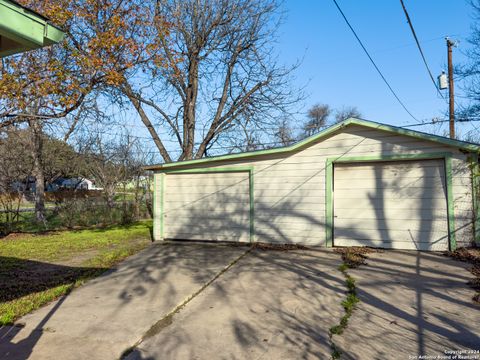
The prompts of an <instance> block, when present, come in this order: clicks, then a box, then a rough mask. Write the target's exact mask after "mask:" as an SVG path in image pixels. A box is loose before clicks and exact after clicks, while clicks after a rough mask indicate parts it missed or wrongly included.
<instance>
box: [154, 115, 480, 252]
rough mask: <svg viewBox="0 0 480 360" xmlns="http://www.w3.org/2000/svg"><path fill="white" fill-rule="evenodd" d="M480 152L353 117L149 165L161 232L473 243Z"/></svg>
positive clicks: (334, 242)
mask: <svg viewBox="0 0 480 360" xmlns="http://www.w3.org/2000/svg"><path fill="white" fill-rule="evenodd" d="M479 150H480V146H479V145H477V144H471V143H467V142H463V141H457V140H451V139H448V138H444V137H440V136H435V135H430V134H425V133H421V132H417V131H412V130H406V129H403V128H398V127H394V126H390V125H384V124H379V123H375V122H371V121H366V120H359V119H353V118H352V119H348V120H345V121H343V122H341V123H339V124H337V125H334V126H332V127H330V128H328V129H326V130H324V131H322V132H321V133H319V134H317V135H314V136H312V137H309V138H307V139H305V140H303V141H301V142H299V143H297V144H294V145H292V146H288V147H283V148H276V149H270V150H264V151H254V152H247V153H240V154H234V155H224V156H217V157H210V158H203V159H198V160H191V161H183V162H177V163H168V164H163V165H158V166H151V167H148V169H150V170H153V171H154V238H155V239H156V240H163V239H179V240H209V241H241V242H256V241H258V242H268V243H279V244H284V243H297V244H304V245H308V246H327V247H330V246H372V247H382V248H392V249H414V250H415V249H416V250H432V251H443V250H448V249H455V248H456V247H458V246H466V245H471V244H472V243H474V242H475V241H479V240H480V223H479V222H478V221H477V219H478V218H477V216H476V214H477V203H476V195H475V192H476V188H477V186H476V182H477V177H475V176H473V174H474V173H476V172H478V170H477V169H478V153H479Z"/></svg>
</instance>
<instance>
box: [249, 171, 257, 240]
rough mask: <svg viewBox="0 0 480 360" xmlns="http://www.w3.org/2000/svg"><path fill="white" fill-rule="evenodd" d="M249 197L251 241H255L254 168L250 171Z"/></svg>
mask: <svg viewBox="0 0 480 360" xmlns="http://www.w3.org/2000/svg"><path fill="white" fill-rule="evenodd" d="M248 182H249V199H250V242H251V243H253V242H255V190H254V181H253V168H252V169H250V170H249V171H248Z"/></svg>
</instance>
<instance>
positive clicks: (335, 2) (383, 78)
mask: <svg viewBox="0 0 480 360" xmlns="http://www.w3.org/2000/svg"><path fill="white" fill-rule="evenodd" d="M333 3H334V4H335V6H336V7H337V9H338V11H339V12H340V14H341V15H342V17H343V19H344V20H345V22H346V23H347V25H348V27H349V28H350V30H351V31H352V33H353V35H354V36H355V38H356V39H357V41H358V43H359V44H360V46H361V47H362V49H363V51H364V52H365V54H366V55H367V56H368V58H369V59H370V62H371V63H372V65H373V66H374V67H375V70H377V72H378V74H379V75H380V77H381V78H382V80H383V82H384V83H385V84H386V85H387V87H388V89H389V90H390V92H391V93H392V94H393V96H394V97H395V99H397V101H398V102H399V104H400V105H401V106H402V107H403V109H404V110H405V111H406V112H407V113H408V115H410V117H411V118H413V119H415V121H419V120H418V119H417V118H416V117H415V116H413V115H412V113H411V112H410V111H409V110H408V109H407V107H406V106H405V104H404V103H403V101H402V100H400V98H399V97H398V95H397V94H396V93H395V91H394V90H393V88H392V86H391V85H390V84H389V82H388V81H387V79H386V78H385V76H384V75H383V74H382V72H381V71H380V69H379V68H378V66H377V64H376V63H375V61H374V60H373V58H372V57H371V56H370V53H369V52H368V50H367V48H366V47H365V45H363V42H362V40H360V38H359V37H358V35H357V33H356V32H355V30H354V29H353V27H352V25H350V22H349V21H348V19H347V17H346V16H345V14H344V13H343V11H342V9H341V8H340V6H339V5H338V3H337V1H336V0H333Z"/></svg>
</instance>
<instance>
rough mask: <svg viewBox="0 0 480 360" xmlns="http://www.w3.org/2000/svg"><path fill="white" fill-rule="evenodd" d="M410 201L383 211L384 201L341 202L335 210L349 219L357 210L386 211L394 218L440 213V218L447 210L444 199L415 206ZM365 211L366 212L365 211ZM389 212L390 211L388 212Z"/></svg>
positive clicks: (413, 202)
mask: <svg viewBox="0 0 480 360" xmlns="http://www.w3.org/2000/svg"><path fill="white" fill-rule="evenodd" d="M411 200H412V201H409V202H407V201H405V204H402V205H399V206H398V207H397V208H395V209H385V207H384V201H382V200H377V201H370V199H368V200H359V201H355V202H352V201H344V202H341V204H340V205H338V204H337V206H336V207H335V208H336V209H337V210H342V213H343V212H344V214H345V216H348V217H349V218H351V217H354V216H351V215H353V214H358V213H359V210H361V211H375V212H376V213H378V212H381V211H386V213H387V214H389V215H390V214H392V213H394V214H395V216H396V215H398V214H399V213H401V214H413V215H412V216H414V217H416V216H418V215H419V214H420V213H422V214H428V213H437V212H438V213H441V214H442V216H443V214H444V213H445V211H446V209H447V204H446V202H445V201H444V199H435V202H434V203H433V204H432V205H430V204H426V203H421V204H420V205H419V204H416V203H415V199H411ZM366 209H367V210H366ZM390 210H391V211H390Z"/></svg>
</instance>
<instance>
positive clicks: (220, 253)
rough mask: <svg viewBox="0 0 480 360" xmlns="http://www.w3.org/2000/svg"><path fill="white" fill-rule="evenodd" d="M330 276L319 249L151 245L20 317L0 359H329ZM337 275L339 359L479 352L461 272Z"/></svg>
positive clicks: (419, 260) (447, 267) (417, 268)
mask: <svg viewBox="0 0 480 360" xmlns="http://www.w3.org/2000/svg"><path fill="white" fill-rule="evenodd" d="M339 265H340V257H339V255H338V254H335V253H333V252H332V251H330V250H324V249H322V250H308V251H289V252H281V251H263V250H251V251H249V248H246V247H237V246H228V245H220V244H198V243H159V244H154V245H152V246H151V247H150V248H148V249H146V250H145V251H143V252H141V253H139V254H137V255H135V256H133V257H132V258H130V259H128V260H127V261H125V262H123V263H122V264H121V265H120V266H119V267H118V269H117V270H115V271H111V272H109V273H107V274H105V275H103V276H101V277H99V278H97V279H95V280H93V281H91V282H89V283H88V284H86V285H85V286H83V287H81V288H79V289H77V290H75V291H73V292H72V293H71V294H70V295H69V296H67V297H65V298H63V299H60V300H59V301H56V302H54V303H52V304H50V305H49V306H47V307H44V308H42V309H40V310H38V311H36V312H34V313H32V314H30V315H27V316H25V317H24V318H22V319H21V321H20V322H19V323H21V324H23V325H24V326H23V327H5V328H3V329H1V330H0V358H2V359H3V358H5V359H19V360H21V359H27V358H30V359H51V358H55V359H56V358H59V359H66V360H68V359H118V358H120V357H121V356H122V354H123V355H124V356H125V357H126V358H128V359H162V360H163V359H298V358H302V359H318V358H330V354H331V347H330V346H331V345H330V338H329V335H328V330H329V328H330V327H331V326H333V325H336V324H338V322H339V319H340V318H341V316H342V315H343V313H344V311H343V308H342V306H341V301H342V300H343V298H344V297H345V290H346V288H345V279H344V277H343V275H342V273H341V272H340V271H339V270H338V266H339ZM349 272H350V274H351V275H352V276H353V277H354V278H357V279H358V280H357V283H358V284H357V285H358V291H359V296H360V298H361V300H362V302H361V303H360V304H359V306H358V309H357V310H356V311H355V312H354V314H353V316H352V318H351V319H350V323H349V326H348V328H347V329H346V331H345V332H344V334H343V335H341V336H337V335H335V336H334V337H333V340H334V342H335V344H336V345H337V346H338V347H339V348H340V349H341V350H342V352H343V354H342V357H344V358H350V359H358V358H365V359H380V358H381V359H384V358H395V359H398V358H405V359H408V356H409V355H419V354H421V353H422V352H425V353H424V354H429V353H430V351H431V350H432V351H433V350H435V351H443V349H444V347H445V348H447V347H448V348H449V349H450V348H452V349H453V348H458V349H467V348H474V347H475V346H477V345H476V344H480V341H477V340H478V339H479V338H478V336H479V332H480V326H478V324H479V323H480V318H479V308H478V307H475V306H474V305H473V304H472V303H471V301H470V299H471V295H472V291H471V290H470V289H469V288H468V287H467V286H466V285H465V282H466V281H467V280H468V278H469V273H468V271H467V270H466V269H465V265H464V264H462V263H459V262H456V261H453V260H451V259H448V258H445V257H443V256H440V255H436V254H426V253H416V252H384V253H379V254H372V255H371V259H370V260H369V265H368V266H362V267H361V268H360V269H357V270H349ZM477 347H480V346H477ZM127 349H128V351H126V350H127Z"/></svg>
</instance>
